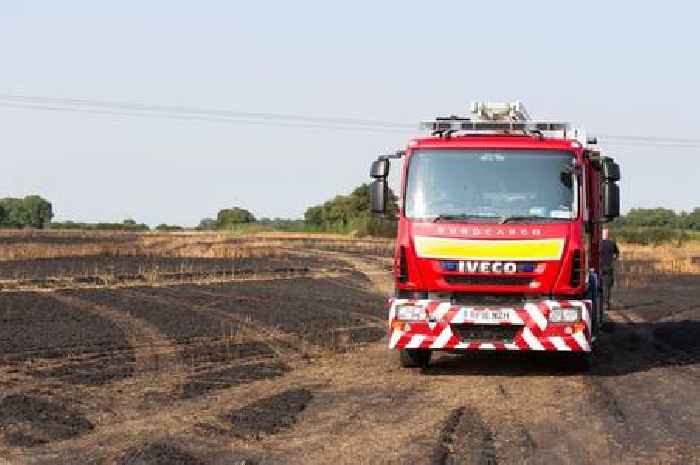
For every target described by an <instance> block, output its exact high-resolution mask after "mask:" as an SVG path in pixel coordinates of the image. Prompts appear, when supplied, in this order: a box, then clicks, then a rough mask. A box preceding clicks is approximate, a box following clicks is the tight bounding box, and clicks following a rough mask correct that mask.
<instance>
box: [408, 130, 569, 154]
mask: <svg viewBox="0 0 700 465" xmlns="http://www.w3.org/2000/svg"><path fill="white" fill-rule="evenodd" d="M408 148H409V149H411V150H415V149H421V148H446V149H458V148H480V149H531V150H535V149H540V150H572V149H574V150H575V149H580V148H581V144H580V143H579V142H578V141H576V140H571V139H561V138H551V137H540V136H538V135H514V134H479V135H477V134H468V135H455V136H452V137H437V136H430V137H420V138H415V139H412V140H411V142H410V143H409V145H408Z"/></svg>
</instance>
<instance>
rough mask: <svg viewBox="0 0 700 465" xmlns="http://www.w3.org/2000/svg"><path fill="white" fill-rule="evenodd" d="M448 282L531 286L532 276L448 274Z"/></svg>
mask: <svg viewBox="0 0 700 465" xmlns="http://www.w3.org/2000/svg"><path fill="white" fill-rule="evenodd" d="M445 281H447V284H461V285H473V286H529V285H530V283H531V282H532V278H529V277H527V276H465V275H447V276H445Z"/></svg>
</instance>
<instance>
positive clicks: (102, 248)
mask: <svg viewBox="0 0 700 465" xmlns="http://www.w3.org/2000/svg"><path fill="white" fill-rule="evenodd" d="M392 244H393V241H390V240H387V239H370V238H366V239H359V240H358V239H355V238H352V237H350V236H343V235H338V234H311V233H260V234H251V235H245V236H236V235H232V234H226V233H209V232H202V233H200V232H186V233H181V232H178V233H130V232H83V231H14V230H5V231H2V230H0V260H32V259H37V258H59V257H81V256H96V255H99V256H147V257H182V258H186V257H189V258H191V257H196V258H246V257H269V256H275V255H277V254H278V252H279V250H280V249H281V248H288V247H293V248H296V249H300V250H303V249H304V248H309V247H311V246H314V247H316V246H319V245H321V246H322V248H323V249H325V250H338V251H346V250H352V251H355V252H360V253H363V252H365V253H369V254H387V253H388V254H390V253H391V250H392V247H393V245H392Z"/></svg>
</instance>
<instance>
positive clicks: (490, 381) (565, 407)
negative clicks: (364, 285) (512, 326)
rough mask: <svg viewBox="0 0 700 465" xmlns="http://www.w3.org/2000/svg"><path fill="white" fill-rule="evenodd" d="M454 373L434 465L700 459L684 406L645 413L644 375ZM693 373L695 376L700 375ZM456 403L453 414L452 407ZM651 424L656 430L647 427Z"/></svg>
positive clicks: (380, 282)
mask: <svg viewBox="0 0 700 465" xmlns="http://www.w3.org/2000/svg"><path fill="white" fill-rule="evenodd" d="M334 256H335V257H337V258H340V259H343V260H345V261H347V262H348V263H350V264H351V265H352V266H353V267H354V268H355V269H357V270H358V271H360V272H362V273H363V274H365V275H366V276H367V278H368V279H369V280H370V281H371V282H372V284H373V285H374V287H375V289H376V290H378V291H380V292H384V293H388V292H389V291H390V290H391V289H390V288H388V286H387V282H388V283H389V284H390V283H391V280H390V279H389V280H387V279H386V278H382V274H383V275H384V276H387V275H388V273H387V272H386V270H385V269H382V268H380V266H378V265H377V264H376V263H371V262H369V261H368V260H366V259H361V258H358V257H355V256H352V255H348V254H342V253H334ZM612 343H613V344H614V341H613V342H612ZM534 355H536V354H534ZM496 363H503V362H501V361H496ZM613 363H614V362H613ZM466 364H467V365H468V364H469V362H468V361H467V362H466ZM452 368H453V369H454V370H455V373H454V374H453V375H444V378H446V379H445V381H447V382H448V383H450V384H453V385H451V386H450V387H449V388H446V387H445V386H444V384H445V383H444V382H443V383H441V385H442V386H441V388H439V389H432V390H431V395H430V405H431V406H433V407H432V408H434V406H436V405H438V404H441V402H440V401H439V400H438V398H442V407H443V408H439V409H435V414H436V415H438V414H439V412H440V411H442V416H443V418H445V420H444V424H443V426H442V427H441V428H440V433H439V435H438V438H437V441H436V443H435V444H436V445H435V446H434V448H433V450H432V452H430V453H429V454H428V456H431V457H432V459H431V462H430V463H446V464H452V463H479V464H482V463H488V464H489V465H493V464H495V463H499V464H501V465H503V464H510V463H512V464H521V463H531V464H539V463H542V464H545V463H546V464H550V463H575V464H604V463H638V462H639V460H642V461H644V460H654V459H655V458H659V459H661V460H677V459H679V458H681V459H682V458H683V457H692V456H693V455H692V454H693V453H697V452H698V449H697V447H695V446H693V445H692V444H691V443H690V442H688V441H687V439H688V438H689V437H690V436H691V435H692V434H694V428H688V427H687V426H688V425H686V426H682V427H679V425H678V424H675V425H674V424H673V423H674V421H673V416H674V415H673V412H682V411H683V406H681V405H677V403H675V402H673V403H671V404H670V405H668V404H667V405H663V406H661V407H660V406H659V405H658V404H657V403H655V402H653V401H651V400H652V399H649V400H650V402H648V403H647V402H644V404H648V405H646V406H645V407H644V408H639V406H638V405H637V404H638V399H639V398H640V397H650V396H648V394H647V395H645V394H644V393H645V391H646V392H648V383H649V382H650V381H647V382H645V381H639V380H636V379H635V377H637V376H638V374H637V373H634V372H633V373H630V374H617V375H615V376H600V373H596V372H595V371H594V372H593V373H590V374H589V373H587V374H571V372H570V370H568V369H564V370H562V372H558V371H557V369H554V370H553V371H551V370H549V369H547V370H545V372H544V373H535V374H527V373H524V372H520V371H519V370H515V372H511V371H512V370H510V369H509V367H507V366H506V367H504V370H503V373H502V374H500V375H499V374H496V375H485V376H484V375H481V376H479V374H478V372H475V371H473V370H471V369H469V368H467V370H466V371H467V374H464V373H462V374H460V373H459V371H460V363H459V362H457V363H456V364H455V365H454V366H453V367H452ZM680 368H681V369H683V367H680ZM613 370H614V367H613ZM672 370H673V369H672ZM429 371H430V369H428V371H427V373H426V374H427V375H428V376H429ZM443 371H448V368H447V367H446V368H445V370H443ZM486 371H487V372H492V370H491V369H487V370H486ZM525 371H527V369H525ZM599 371H600V370H599ZM686 371H687V372H691V373H693V376H695V371H694V369H691V368H690V367H688V368H687V369H686ZM674 382H675V381H674V380H673V376H663V380H662V381H661V384H663V385H664V387H663V388H662V389H660V390H659V391H660V392H657V393H656V395H657V399H658V398H660V397H664V396H665V395H668V394H672V393H673V392H674V391H675V389H673V387H672V386H671V385H672V384H673V383H674ZM455 386H460V387H462V389H459V388H458V389H455ZM477 390H478V391H481V392H482V393H488V394H487V395H485V396H482V397H483V398H482V399H480V398H479V396H474V395H473V392H474V391H477ZM691 392H692V390H691ZM455 404H456V405H457V407H454V408H453V409H452V410H451V411H449V410H446V409H445V408H444V407H445V406H448V405H453V406H454V405H455ZM649 412H655V413H654V414H653V415H651V416H652V417H653V420H652V421H645V416H648V415H649ZM645 423H646V424H648V425H649V426H648V427H647V428H643V427H641V425H643V424H645ZM659 429H660V430H661V431H659ZM458 431H464V432H466V433H465V434H464V435H460V434H459V433H458ZM682 431H684V432H682ZM679 434H680V436H679ZM465 438H466V439H465ZM679 438H680V440H679ZM683 438H685V439H683ZM465 440H467V442H464V441H465ZM460 441H462V442H461V443H460ZM475 451H478V452H475Z"/></svg>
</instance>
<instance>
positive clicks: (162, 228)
mask: <svg viewBox="0 0 700 465" xmlns="http://www.w3.org/2000/svg"><path fill="white" fill-rule="evenodd" d="M184 230H185V228H183V227H182V226H175V225H169V224H165V223H162V224H159V225H158V226H156V231H160V232H177V231H184Z"/></svg>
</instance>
